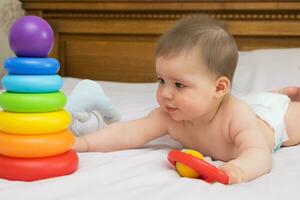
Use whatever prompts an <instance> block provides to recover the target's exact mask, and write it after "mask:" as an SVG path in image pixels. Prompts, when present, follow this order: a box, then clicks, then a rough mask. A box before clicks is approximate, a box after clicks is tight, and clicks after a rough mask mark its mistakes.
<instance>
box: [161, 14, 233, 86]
mask: <svg viewBox="0 0 300 200" xmlns="http://www.w3.org/2000/svg"><path fill="white" fill-rule="evenodd" d="M194 49H196V50H198V51H199V53H200V56H202V58H203V59H204V61H205V62H206V64H207V67H208V70H210V71H211V72H212V73H214V74H216V75H218V76H219V75H223V76H226V77H227V78H228V79H229V80H230V81H232V78H233V75H234V72H235V68H236V65H237V61H238V48H237V45H236V42H235V40H234V38H233V37H232V35H231V34H230V33H228V32H227V31H226V30H225V27H224V25H223V24H222V23H221V22H219V21H217V20H214V19H212V18H209V17H208V16H206V15H196V16H188V17H185V18H183V19H181V20H180V21H179V22H178V23H176V24H175V26H174V27H173V28H171V29H170V30H169V31H167V32H166V33H165V34H163V35H162V36H161V38H160V40H159V41H158V45H157V48H156V54H155V55H156V58H158V57H168V56H176V55H177V54H179V53H182V52H184V51H185V52H189V51H190V50H194Z"/></svg>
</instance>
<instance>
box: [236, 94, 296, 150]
mask: <svg viewBox="0 0 300 200" xmlns="http://www.w3.org/2000/svg"><path fill="white" fill-rule="evenodd" d="M240 99H241V100H243V101H245V102H246V103H248V104H249V105H250V106H251V107H252V109H253V110H254V112H255V113H256V115H257V116H258V117H260V118H261V119H262V120H264V121H265V122H266V123H267V124H268V125H269V126H270V127H272V128H273V129H274V137H275V147H274V149H273V152H275V151H277V150H278V149H279V148H280V147H281V145H282V143H283V142H284V141H287V140H288V135H287V132H286V127H285V121H284V117H285V113H286V111H287V109H288V105H289V102H290V101H291V100H290V98H289V97H288V96H286V95H283V94H278V93H272V92H262V93H254V94H249V95H246V96H242V97H240Z"/></svg>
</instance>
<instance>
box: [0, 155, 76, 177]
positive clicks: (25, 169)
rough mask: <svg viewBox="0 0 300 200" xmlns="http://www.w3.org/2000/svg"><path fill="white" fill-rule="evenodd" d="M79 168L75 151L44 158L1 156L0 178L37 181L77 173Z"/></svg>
mask: <svg viewBox="0 0 300 200" xmlns="http://www.w3.org/2000/svg"><path fill="white" fill-rule="evenodd" d="M77 166H78V157H77V154H76V153H75V151H73V150H69V151H67V152H65V153H62V154H59V155H55V156H50V157H43V158H14V157H7V156H3V155H0V178H4V179H8V180H17V181H35V180H40V179H46V178H52V177H56V176H64V175H68V174H71V173H73V172H75V171H76V169H77Z"/></svg>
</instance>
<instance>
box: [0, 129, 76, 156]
mask: <svg viewBox="0 0 300 200" xmlns="http://www.w3.org/2000/svg"><path fill="white" fill-rule="evenodd" d="M73 143H74V137H73V134H72V133H71V132H70V131H69V130H67V129H66V130H64V131H61V132H58V133H50V134H40V135H20V134H9V133H5V132H2V131H0V154H2V155H5V156H10V157H20V158H37V157H47V156H53V155H57V154H61V153H63V152H66V151H68V150H69V149H70V147H71V145H72V144H73Z"/></svg>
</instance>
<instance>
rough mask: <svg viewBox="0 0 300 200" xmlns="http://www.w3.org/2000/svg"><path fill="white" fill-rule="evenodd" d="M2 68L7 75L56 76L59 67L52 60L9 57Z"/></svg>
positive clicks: (54, 60)
mask: <svg viewBox="0 0 300 200" xmlns="http://www.w3.org/2000/svg"><path fill="white" fill-rule="evenodd" d="M29 45H30V44H29ZM4 68H5V69H6V70H7V72H8V73H9V74H20V75H25V74H26V75H27V74H28V75H50V74H56V73H57V72H58V70H59V68H60V65H59V62H58V61H57V60H56V59H54V58H27V57H11V58H7V59H6V60H5V61H4Z"/></svg>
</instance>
